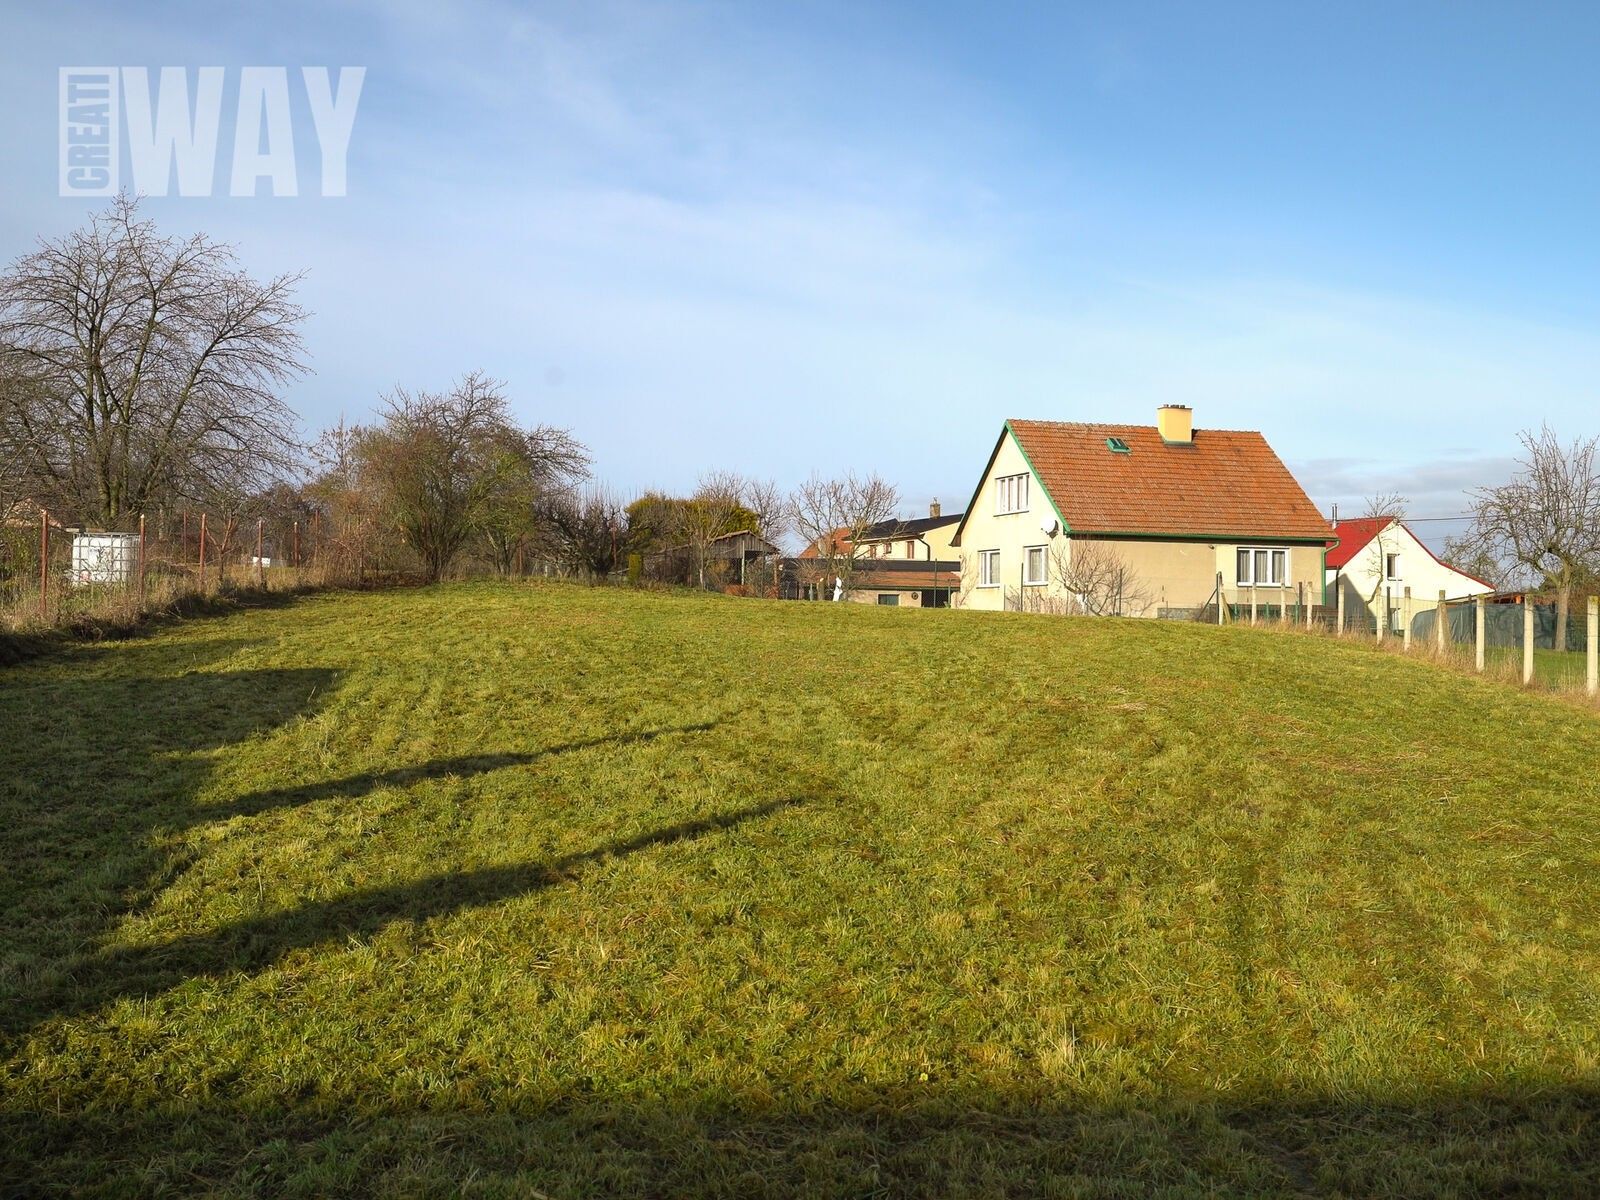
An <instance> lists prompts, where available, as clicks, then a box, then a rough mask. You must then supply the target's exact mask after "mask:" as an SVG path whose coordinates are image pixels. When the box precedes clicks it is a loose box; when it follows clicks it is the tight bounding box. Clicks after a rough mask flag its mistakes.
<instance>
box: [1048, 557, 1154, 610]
mask: <svg viewBox="0 0 1600 1200" xmlns="http://www.w3.org/2000/svg"><path fill="white" fill-rule="evenodd" d="M1050 559H1051V562H1050V569H1051V573H1052V574H1053V575H1054V576H1055V578H1056V582H1057V583H1058V584H1059V585H1060V586H1061V588H1062V589H1063V590H1064V591H1065V592H1066V593H1067V600H1068V609H1069V611H1075V612H1079V613H1083V614H1086V615H1088V616H1094V617H1136V616H1141V615H1143V613H1144V611H1145V610H1146V609H1147V608H1149V606H1150V602H1151V595H1150V592H1149V589H1148V588H1146V587H1145V586H1144V585H1143V583H1141V582H1140V580H1139V577H1138V576H1137V575H1135V574H1134V572H1133V569H1132V568H1131V567H1129V566H1128V563H1127V560H1126V559H1124V558H1123V557H1122V555H1121V554H1119V553H1117V551H1116V548H1115V547H1113V546H1110V545H1108V544H1106V543H1105V542H1095V541H1085V540H1084V539H1082V538H1064V539H1062V541H1061V543H1060V544H1058V545H1056V546H1055V547H1053V548H1052V549H1051V552H1050Z"/></svg>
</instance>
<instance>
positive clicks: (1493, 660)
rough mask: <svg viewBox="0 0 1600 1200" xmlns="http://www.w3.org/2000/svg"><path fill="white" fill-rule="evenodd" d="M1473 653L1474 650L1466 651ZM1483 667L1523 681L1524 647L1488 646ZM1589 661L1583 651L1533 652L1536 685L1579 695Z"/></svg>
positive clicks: (1485, 650)
mask: <svg viewBox="0 0 1600 1200" xmlns="http://www.w3.org/2000/svg"><path fill="white" fill-rule="evenodd" d="M1467 653H1469V654H1470V653H1471V647H1470V646H1469V647H1468V648H1467ZM1483 660H1484V665H1485V666H1487V667H1488V668H1490V669H1491V670H1496V671H1498V672H1499V673H1500V674H1502V675H1504V676H1506V677H1508V678H1511V679H1517V680H1520V679H1521V678H1522V647H1521V646H1488V647H1485V649H1484V652H1483ZM1588 669H1589V668H1588V658H1587V656H1586V655H1584V654H1583V653H1582V652H1581V651H1573V650H1540V649H1538V648H1537V647H1535V648H1534V651H1533V682H1534V685H1535V686H1540V687H1547V688H1552V689H1555V690H1558V691H1571V692H1580V691H1582V690H1583V687H1584V683H1585V681H1586V680H1587V678H1588V674H1587V673H1588Z"/></svg>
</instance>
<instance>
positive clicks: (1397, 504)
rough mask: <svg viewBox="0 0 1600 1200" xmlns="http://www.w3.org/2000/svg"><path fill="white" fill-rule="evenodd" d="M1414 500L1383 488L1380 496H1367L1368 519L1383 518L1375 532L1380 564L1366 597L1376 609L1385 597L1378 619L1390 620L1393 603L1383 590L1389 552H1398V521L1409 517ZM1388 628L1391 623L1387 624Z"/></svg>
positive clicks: (1375, 551) (1374, 546) (1374, 551)
mask: <svg viewBox="0 0 1600 1200" xmlns="http://www.w3.org/2000/svg"><path fill="white" fill-rule="evenodd" d="M1409 505H1410V501H1409V500H1407V499H1406V497H1404V496H1402V495H1401V494H1400V493H1399V492H1380V493H1379V494H1378V495H1376V496H1369V497H1367V510H1366V512H1365V513H1363V514H1362V516H1363V517H1364V518H1365V519H1367V520H1374V521H1378V522H1380V524H1379V526H1378V532H1377V533H1376V534H1374V535H1373V538H1372V545H1371V549H1370V550H1369V551H1368V553H1369V554H1370V555H1374V556H1376V563H1377V566H1376V567H1375V568H1374V570H1373V572H1372V594H1371V595H1370V596H1367V597H1366V601H1367V607H1368V608H1372V609H1374V610H1376V609H1377V608H1378V607H1379V604H1378V602H1379V601H1380V600H1383V604H1382V611H1381V613H1379V615H1378V618H1377V619H1378V620H1379V621H1383V622H1387V621H1389V619H1390V615H1391V614H1390V612H1389V603H1388V600H1387V599H1385V597H1384V594H1383V587H1384V583H1385V582H1386V581H1387V580H1388V578H1389V555H1391V554H1393V553H1396V552H1397V551H1398V550H1399V546H1400V540H1401V539H1400V531H1399V526H1398V522H1401V521H1404V520H1405V519H1406V511H1407V509H1408V507H1409ZM1385 628H1386V629H1387V626H1386V627H1385Z"/></svg>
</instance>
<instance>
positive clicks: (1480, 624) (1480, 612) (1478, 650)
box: [1473, 596, 1489, 675]
mask: <svg viewBox="0 0 1600 1200" xmlns="http://www.w3.org/2000/svg"><path fill="white" fill-rule="evenodd" d="M1475 607H1476V608H1477V612H1476V613H1474V614H1473V615H1474V616H1476V617H1477V619H1478V620H1477V628H1476V629H1475V630H1474V631H1473V638H1474V641H1475V645H1474V647H1473V659H1474V661H1475V662H1476V663H1477V666H1478V674H1480V675H1482V674H1483V647H1484V644H1485V642H1486V641H1487V640H1488V638H1487V636H1486V633H1485V630H1484V623H1485V619H1486V618H1487V617H1488V615H1489V606H1488V605H1487V604H1485V603H1484V599H1483V597H1482V596H1479V597H1478V599H1477V603H1476V605H1475Z"/></svg>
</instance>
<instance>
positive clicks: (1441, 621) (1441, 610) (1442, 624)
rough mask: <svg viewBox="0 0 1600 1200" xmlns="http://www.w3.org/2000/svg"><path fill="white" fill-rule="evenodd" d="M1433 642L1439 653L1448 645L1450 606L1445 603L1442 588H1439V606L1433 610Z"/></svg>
mask: <svg viewBox="0 0 1600 1200" xmlns="http://www.w3.org/2000/svg"><path fill="white" fill-rule="evenodd" d="M1434 614H1435V615H1434V626H1435V628H1434V631H1433V642H1434V646H1435V648H1436V649H1437V650H1438V651H1439V653H1440V654H1443V653H1444V652H1445V650H1446V649H1447V648H1448V647H1449V645H1450V636H1449V635H1450V625H1449V620H1450V608H1449V606H1448V605H1447V604H1446V603H1445V599H1444V589H1443V588H1440V589H1439V607H1438V608H1437V609H1435V610H1434Z"/></svg>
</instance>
